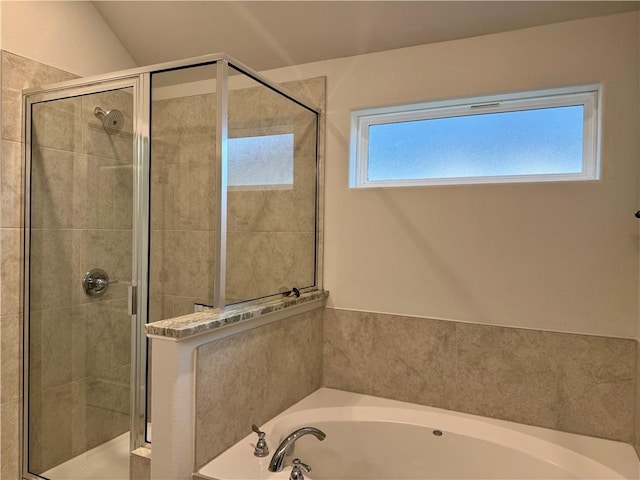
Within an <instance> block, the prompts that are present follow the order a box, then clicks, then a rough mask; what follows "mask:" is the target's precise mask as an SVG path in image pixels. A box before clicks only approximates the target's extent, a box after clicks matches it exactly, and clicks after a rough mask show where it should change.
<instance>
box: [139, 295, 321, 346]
mask: <svg viewBox="0 0 640 480" xmlns="http://www.w3.org/2000/svg"><path fill="white" fill-rule="evenodd" d="M328 296H329V292H327V291H319V290H314V291H312V292H305V293H303V294H301V295H300V297H297V298H296V297H283V298H277V299H272V300H267V301H262V302H259V303H252V304H245V305H242V306H236V307H234V306H231V307H227V308H226V309H225V310H223V311H222V312H198V313H192V314H189V315H183V316H181V317H176V318H171V319H168V320H160V321H158V322H153V323H149V324H147V325H146V326H145V328H146V331H147V335H148V336H153V337H166V338H170V339H174V340H185V339H187V338H191V337H195V336H197V335H202V334H206V333H209V332H211V331H213V330H216V329H219V328H222V327H226V326H229V325H237V324H240V323H245V322H249V321H250V320H252V319H257V318H259V317H262V316H264V315H267V314H270V313H274V312H278V311H281V310H285V309H289V308H293V307H296V306H298V305H304V304H306V303H309V302H314V301H324V300H326V298H327V297H328Z"/></svg>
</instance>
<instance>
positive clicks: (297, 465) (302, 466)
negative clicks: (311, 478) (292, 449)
mask: <svg viewBox="0 0 640 480" xmlns="http://www.w3.org/2000/svg"><path fill="white" fill-rule="evenodd" d="M292 463H293V469H292V470H291V475H289V480H304V473H303V472H306V473H311V466H310V465H307V464H306V463H302V462H301V461H300V459H299V458H296V459H294V460H293V462H292Z"/></svg>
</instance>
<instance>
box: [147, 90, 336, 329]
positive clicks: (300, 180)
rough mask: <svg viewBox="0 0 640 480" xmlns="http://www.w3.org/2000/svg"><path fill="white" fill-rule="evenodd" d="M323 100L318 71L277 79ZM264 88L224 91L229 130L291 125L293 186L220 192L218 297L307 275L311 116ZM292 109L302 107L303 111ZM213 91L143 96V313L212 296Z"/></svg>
mask: <svg viewBox="0 0 640 480" xmlns="http://www.w3.org/2000/svg"><path fill="white" fill-rule="evenodd" d="M283 86H284V87H285V88H286V89H288V91H290V92H293V93H296V94H298V95H299V96H300V97H301V98H305V99H307V100H308V101H309V102H311V104H312V105H324V95H325V94H324V91H325V79H324V78H315V79H309V80H303V81H299V82H288V83H285V84H283ZM301 111H302V109H301V107H299V106H298V105H297V104H295V103H293V102H292V101H290V100H288V99H286V98H285V97H282V96H281V95H279V94H276V93H275V92H274V91H272V90H271V89H268V88H266V87H264V86H250V87H247V88H241V89H236V90H231V91H230V92H229V135H230V136H232V137H234V136H250V135H260V134H265V133H269V132H271V131H272V130H273V129H274V128H276V129H277V127H279V126H285V127H287V128H293V130H292V131H293V133H294V138H295V145H294V185H293V187H292V188H290V189H265V188H260V189H253V190H250V189H244V190H240V189H234V188H231V189H230V191H229V193H228V200H227V201H228V214H227V219H228V233H227V277H226V281H227V291H226V296H227V302H228V303H230V302H236V301H241V300H247V299H252V298H256V297H261V296H264V295H267V294H271V293H274V292H278V291H280V290H282V289H283V288H291V287H292V286H298V287H300V286H308V285H310V284H311V283H312V281H313V271H314V261H315V258H314V255H313V251H314V243H315V211H314V210H315V207H316V205H315V201H314V197H315V180H314V178H315V174H316V165H315V161H314V160H315V152H316V151H315V148H314V146H315V141H316V135H315V124H312V123H311V122H309V121H308V117H304V116H302V115H300V113H301ZM302 113H307V114H308V112H306V111H303V112H302ZM214 120H215V94H213V93H210V94H199V95H192V96H186V97H177V98H167V99H162V100H156V101H154V102H153V104H152V122H151V124H152V150H151V157H152V165H151V205H152V213H151V225H152V227H151V307H152V309H151V321H155V320H160V319H166V318H172V317H177V316H180V315H185V314H188V313H192V312H193V304H194V303H196V302H197V303H204V304H212V303H213V298H212V295H213V287H214V285H213V276H214V258H213V256H214V252H215V250H214V247H215V241H216V235H215V234H216V232H215V230H214V220H215V209H216V205H215V203H214V202H215V188H216V178H215V171H214V156H215V125H214V124H213V123H212V121H214Z"/></svg>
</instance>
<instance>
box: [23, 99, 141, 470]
mask: <svg viewBox="0 0 640 480" xmlns="http://www.w3.org/2000/svg"><path fill="white" fill-rule="evenodd" d="M96 106H100V107H102V108H104V109H105V110H111V109H116V108H117V109H119V110H121V111H122V113H123V114H124V127H123V129H122V131H120V132H119V133H117V134H114V135H108V134H107V133H106V132H105V130H104V128H103V126H102V123H101V121H100V120H99V119H97V118H96V117H95V115H94V114H93V109H94V107H96ZM132 106H133V97H132V92H131V91H112V92H106V93H100V94H93V95H88V96H83V97H76V98H70V99H65V100H61V101H55V102H48V103H44V104H38V105H35V106H34V107H33V121H32V123H33V125H34V127H33V130H32V132H33V144H34V146H35V147H34V149H33V154H32V155H33V168H32V172H33V173H32V194H31V212H32V214H31V227H32V228H31V257H30V265H31V288H30V294H31V297H30V303H31V319H30V326H31V329H30V344H31V347H30V348H31V352H30V357H29V358H30V365H29V376H30V389H31V391H30V417H29V420H30V421H29V433H30V438H29V443H30V445H31V446H32V450H31V452H30V468H31V470H32V471H34V472H43V471H46V470H48V469H49V468H51V467H53V466H55V465H58V464H60V463H62V462H64V461H65V460H68V459H70V458H71V457H74V456H76V455H78V454H80V453H83V452H85V451H87V450H89V449H91V448H93V447H95V446H97V445H99V444H101V443H103V442H105V441H107V440H110V439H112V438H114V437H116V436H117V435H119V434H121V433H124V432H126V431H128V429H129V403H130V402H129V397H130V395H129V390H130V387H129V383H130V382H129V378H130V370H131V354H130V350H131V349H130V344H131V343H130V332H131V317H130V316H129V314H128V312H127V285H128V284H129V283H130V279H131V264H132V211H133V203H132V202H133V195H132V186H133V184H132V178H133V165H132V158H133V151H132V145H133V144H132V138H133V137H132V123H133V122H132V110H133V109H132ZM93 267H100V268H103V269H104V270H105V271H107V272H108V274H109V277H110V280H111V281H112V282H115V281H117V282H118V283H114V284H113V285H110V286H109V288H108V290H107V291H106V293H105V294H104V295H103V296H100V297H89V296H87V295H86V294H85V293H84V291H83V289H82V285H81V280H82V278H83V277H84V274H85V272H86V271H87V270H89V269H90V268H93Z"/></svg>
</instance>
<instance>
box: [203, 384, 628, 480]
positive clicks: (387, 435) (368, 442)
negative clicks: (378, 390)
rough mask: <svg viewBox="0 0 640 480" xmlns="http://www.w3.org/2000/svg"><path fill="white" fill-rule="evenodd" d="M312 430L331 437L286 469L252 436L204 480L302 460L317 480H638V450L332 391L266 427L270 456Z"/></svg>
mask: <svg viewBox="0 0 640 480" xmlns="http://www.w3.org/2000/svg"><path fill="white" fill-rule="evenodd" d="M305 425H310V426H315V427H317V428H319V429H321V430H323V431H324V432H325V433H326V434H327V438H326V440H324V441H323V442H320V441H318V440H317V439H316V438H314V437H313V436H305V437H302V438H300V439H299V440H298V441H297V442H296V447H295V452H294V455H293V456H292V457H290V458H288V460H287V462H286V465H287V466H286V467H285V469H284V470H283V471H282V472H279V473H270V472H269V471H268V470H267V466H268V463H269V459H270V456H271V455H269V456H268V457H266V458H262V459H260V458H257V457H254V456H253V446H254V445H255V441H256V435H255V434H250V435H247V437H246V438H244V439H243V440H241V441H240V442H238V443H237V444H236V445H234V446H233V447H231V448H230V449H229V450H227V451H226V452H224V453H222V454H221V455H220V456H218V457H217V458H215V459H214V460H212V461H211V462H210V463H208V464H207V465H205V466H204V467H203V468H202V469H201V470H200V471H199V472H198V475H199V476H201V477H203V478H210V479H215V480H261V479H264V480H267V479H268V480H276V479H282V480H286V479H288V478H289V473H290V471H291V467H290V464H291V460H292V459H293V458H300V460H301V461H303V462H304V463H307V464H309V465H311V466H312V474H311V475H305V478H308V479H312V480H347V479H350V480H351V479H367V480H374V479H375V480H383V479H384V480H391V479H394V480H395V479H569V478H583V479H622V478H627V479H637V478H640V469H639V463H638V459H637V457H636V455H635V452H634V450H633V448H632V447H631V446H630V445H627V444H624V443H620V442H613V441H609V440H602V439H596V438H591V437H584V436H580V435H573V434H569V433H564V432H557V431H554V430H548V429H544V428H539V427H531V426H527V425H521V424H517V423H512V422H507V421H502V420H493V419H489V418H484V417H478V416H475V415H469V414H464V413H458V412H452V411H448V410H442V409H438V408H431V407H424V406H420V405H414V404H410V403H405V402H398V401H393V400H385V399H381V398H376V397H370V396H367V395H359V394H354V393H348V392H342V391H339V390H332V389H328V388H322V389H320V390H318V391H316V392H314V393H313V394H311V395H310V396H308V397H307V398H305V399H303V400H302V401H300V402H299V403H297V404H296V405H294V406H293V407H291V408H289V409H288V410H286V411H285V412H283V413H282V414H280V415H278V416H277V417H275V418H273V419H272V420H270V421H269V422H267V423H266V424H265V425H263V426H262V427H261V428H262V430H264V431H265V432H266V433H267V443H268V445H269V449H270V453H273V452H274V451H275V449H276V447H277V446H278V443H279V441H280V440H281V439H282V438H283V437H285V436H286V435H288V434H289V433H291V432H292V431H293V430H295V429H297V428H300V427H301V426H305ZM436 430H437V431H440V432H442V435H436V434H434V431H436Z"/></svg>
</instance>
